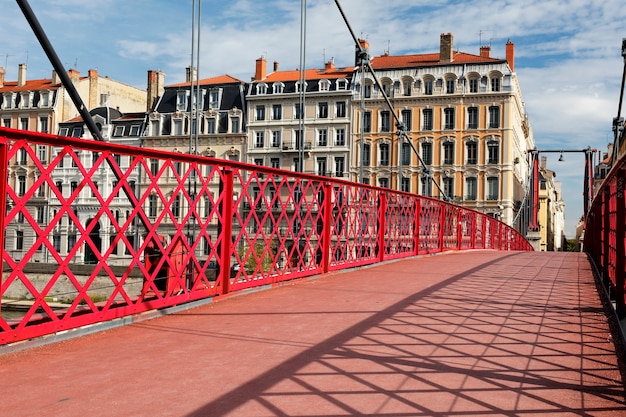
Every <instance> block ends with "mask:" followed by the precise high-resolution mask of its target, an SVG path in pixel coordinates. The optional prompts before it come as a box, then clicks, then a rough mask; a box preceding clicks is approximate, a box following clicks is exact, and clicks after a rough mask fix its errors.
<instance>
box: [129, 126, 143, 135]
mask: <svg viewBox="0 0 626 417" xmlns="http://www.w3.org/2000/svg"><path fill="white" fill-rule="evenodd" d="M140 127H141V126H139V125H132V126H131V127H130V136H139V128H140Z"/></svg>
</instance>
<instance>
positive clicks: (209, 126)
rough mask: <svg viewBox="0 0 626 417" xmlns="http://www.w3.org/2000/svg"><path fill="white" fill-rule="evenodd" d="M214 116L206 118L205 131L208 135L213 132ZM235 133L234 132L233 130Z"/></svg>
mask: <svg viewBox="0 0 626 417" xmlns="http://www.w3.org/2000/svg"><path fill="white" fill-rule="evenodd" d="M215 125H216V123H215V118H214V117H210V118H208V119H207V133H208V134H210V135H214V134H215ZM233 133H235V132H233Z"/></svg>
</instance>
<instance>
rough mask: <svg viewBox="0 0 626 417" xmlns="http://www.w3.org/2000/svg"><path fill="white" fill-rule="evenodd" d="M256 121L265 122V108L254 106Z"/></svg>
mask: <svg viewBox="0 0 626 417" xmlns="http://www.w3.org/2000/svg"><path fill="white" fill-rule="evenodd" d="M256 119H257V120H265V106H256Z"/></svg>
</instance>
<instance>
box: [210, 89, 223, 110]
mask: <svg viewBox="0 0 626 417" xmlns="http://www.w3.org/2000/svg"><path fill="white" fill-rule="evenodd" d="M221 99H222V91H221V90H220V89H219V88H213V89H211V90H209V109H219V108H220V102H221Z"/></svg>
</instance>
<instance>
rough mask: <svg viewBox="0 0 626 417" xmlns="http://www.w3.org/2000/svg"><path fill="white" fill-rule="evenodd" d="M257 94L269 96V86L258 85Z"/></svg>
mask: <svg viewBox="0 0 626 417" xmlns="http://www.w3.org/2000/svg"><path fill="white" fill-rule="evenodd" d="M256 92H257V94H261V95H263V94H267V84H257V86H256Z"/></svg>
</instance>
